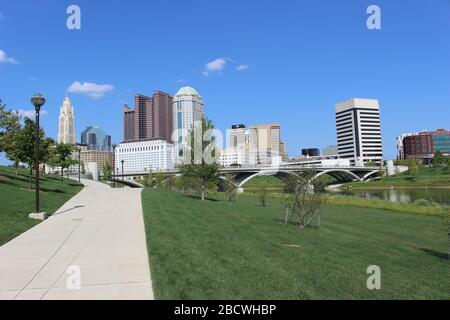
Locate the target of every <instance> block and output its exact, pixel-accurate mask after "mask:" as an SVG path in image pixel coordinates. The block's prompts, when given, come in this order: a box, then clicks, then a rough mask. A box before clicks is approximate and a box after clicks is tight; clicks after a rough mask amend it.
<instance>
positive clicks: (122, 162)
mask: <svg viewBox="0 0 450 320" xmlns="http://www.w3.org/2000/svg"><path fill="white" fill-rule="evenodd" d="M121 162H122V181H123V179H124V178H123V163H124V162H125V160H123V159H122V161H121Z"/></svg>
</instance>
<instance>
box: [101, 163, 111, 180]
mask: <svg viewBox="0 0 450 320" xmlns="http://www.w3.org/2000/svg"><path fill="white" fill-rule="evenodd" d="M102 169H103V179H105V180H110V179H111V171H112V168H111V164H110V163H109V161H108V160H106V161H105V162H103V168H102Z"/></svg>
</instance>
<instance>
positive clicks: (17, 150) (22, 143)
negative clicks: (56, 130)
mask: <svg viewBox="0 0 450 320" xmlns="http://www.w3.org/2000/svg"><path fill="white" fill-rule="evenodd" d="M39 139H40V144H39V163H45V162H47V160H48V159H49V157H50V153H51V151H50V149H51V147H52V145H53V144H54V141H53V139H51V138H46V137H45V133H44V130H43V129H42V128H39ZM12 140H13V141H14V142H13V143H12V144H11V145H9V146H8V148H7V150H6V155H7V157H8V159H10V160H13V161H14V163H15V165H16V164H18V163H19V162H24V163H27V164H28V167H29V169H30V189H31V188H32V176H33V168H34V167H35V164H36V122H34V121H33V120H31V119H29V118H25V121H24V126H23V128H21V129H20V130H17V131H15V133H14V134H13V139H12ZM12 147H14V148H12Z"/></svg>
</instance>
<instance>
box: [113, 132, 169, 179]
mask: <svg viewBox="0 0 450 320" xmlns="http://www.w3.org/2000/svg"><path fill="white" fill-rule="evenodd" d="M114 159H115V170H117V168H118V169H119V174H121V173H122V160H124V162H123V171H124V173H125V174H126V173H136V172H139V173H141V172H144V173H145V172H150V171H152V172H155V171H161V170H170V169H173V168H174V159H173V145H172V144H171V143H168V142H166V141H164V140H146V141H137V142H124V143H121V144H119V145H118V146H117V147H116V149H115V154H114Z"/></svg>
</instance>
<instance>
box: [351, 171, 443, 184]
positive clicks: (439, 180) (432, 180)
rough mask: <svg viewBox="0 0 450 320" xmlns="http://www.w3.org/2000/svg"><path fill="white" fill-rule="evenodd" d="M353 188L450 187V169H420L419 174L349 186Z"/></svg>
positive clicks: (400, 175)
mask: <svg viewBox="0 0 450 320" xmlns="http://www.w3.org/2000/svg"><path fill="white" fill-rule="evenodd" d="M347 186H351V187H352V188H363V189H364V188H373V187H375V188H376V187H378V188H385V187H391V186H392V187H397V188H405V187H406V188H408V187H419V188H423V187H450V169H448V168H427V167H423V168H420V170H419V174H417V175H411V174H410V173H409V172H404V173H400V174H398V175H395V176H391V177H383V178H381V179H379V180H372V181H368V182H353V183H350V184H347Z"/></svg>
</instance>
